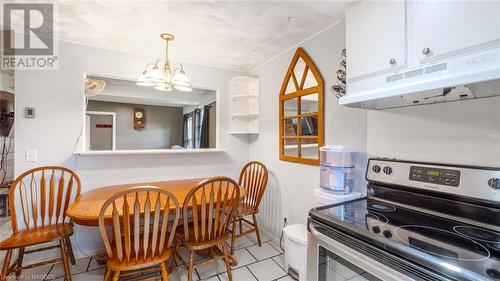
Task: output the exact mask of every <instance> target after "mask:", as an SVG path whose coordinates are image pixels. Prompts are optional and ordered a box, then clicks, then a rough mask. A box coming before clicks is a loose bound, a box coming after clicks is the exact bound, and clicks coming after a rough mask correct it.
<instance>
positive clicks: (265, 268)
mask: <svg viewBox="0 0 500 281" xmlns="http://www.w3.org/2000/svg"><path fill="white" fill-rule="evenodd" d="M248 268H249V269H250V271H251V272H252V273H253V275H255V276H256V277H257V280H259V281H271V280H275V279H278V278H281V277H284V276H285V275H286V273H285V271H283V269H281V267H279V266H278V265H277V264H276V263H275V262H274V261H273V260H271V259H267V260H263V261H260V262H258V263H254V264H251V265H249V266H248Z"/></svg>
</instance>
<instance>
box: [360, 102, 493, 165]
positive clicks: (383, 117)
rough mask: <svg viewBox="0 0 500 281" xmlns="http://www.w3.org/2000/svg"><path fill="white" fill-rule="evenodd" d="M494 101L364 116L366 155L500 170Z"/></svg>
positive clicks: (450, 103)
mask: <svg viewBox="0 0 500 281" xmlns="http://www.w3.org/2000/svg"><path fill="white" fill-rule="evenodd" d="M499 107H500V97H494V98H485V99H477V100H468V101H457V102H449V103H441V104H433V105H423V106H415V107H406V108H397V109H391V110H383V111H368V131H367V132H368V135H367V142H368V144H367V145H368V153H369V154H370V156H384V157H396V158H400V159H408V160H421V161H432V162H444V163H458V164H470V165H482V166H495V167H500V110H498V108H499Z"/></svg>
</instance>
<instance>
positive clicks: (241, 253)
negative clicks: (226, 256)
mask: <svg viewBox="0 0 500 281" xmlns="http://www.w3.org/2000/svg"><path fill="white" fill-rule="evenodd" d="M234 257H235V258H236V260H237V261H238V264H237V265H236V266H233V267H232V268H239V267H242V266H245V265H247V264H250V263H254V262H256V261H257V260H256V259H255V258H254V257H253V256H252V255H251V254H250V252H248V251H247V249H240V250H236V251H234Z"/></svg>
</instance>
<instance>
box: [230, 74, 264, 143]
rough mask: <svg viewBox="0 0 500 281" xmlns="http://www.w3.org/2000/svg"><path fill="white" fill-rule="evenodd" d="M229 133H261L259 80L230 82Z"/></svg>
mask: <svg viewBox="0 0 500 281" xmlns="http://www.w3.org/2000/svg"><path fill="white" fill-rule="evenodd" d="M229 133H230V134H258V133H259V80H258V79H257V78H255V77H249V76H238V77H234V78H232V79H231V80H229Z"/></svg>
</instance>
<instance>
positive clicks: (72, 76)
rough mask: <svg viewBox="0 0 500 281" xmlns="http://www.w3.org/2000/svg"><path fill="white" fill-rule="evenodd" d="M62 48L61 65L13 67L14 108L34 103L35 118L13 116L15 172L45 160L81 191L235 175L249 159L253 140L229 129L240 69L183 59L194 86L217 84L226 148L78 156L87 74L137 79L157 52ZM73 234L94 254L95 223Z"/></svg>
mask: <svg viewBox="0 0 500 281" xmlns="http://www.w3.org/2000/svg"><path fill="white" fill-rule="evenodd" d="M59 48H60V49H59V50H60V53H59V59H60V61H59V63H60V64H59V70H57V71H17V72H16V81H15V83H16V85H15V86H16V104H15V106H16V112H23V111H24V108H25V107H27V106H33V107H35V108H36V118H35V119H26V118H24V117H23V115H22V114H16V119H15V132H16V143H15V173H16V174H19V173H21V172H23V171H25V170H26V169H29V168H32V167H35V166H40V165H48V164H52V165H63V166H66V167H69V168H71V169H74V170H75V171H76V172H77V173H78V174H79V175H80V177H81V179H82V183H83V188H82V192H85V191H88V190H91V189H93V188H96V187H100V186H104V185H111V184H120V183H130V182H144V181H155V180H162V179H178V178H190V177H207V176H215V175H228V176H232V177H235V176H236V175H238V173H239V169H240V168H241V166H242V165H243V163H244V162H245V161H246V160H247V159H248V144H247V138H246V137H244V136H243V137H235V136H231V135H229V134H228V119H229V117H228V108H227V107H228V102H229V98H228V87H229V86H228V85H229V82H228V81H229V79H230V78H231V77H233V76H236V75H242V73H238V72H233V71H228V70H222V69H216V68H211V67H204V66H198V65H189V64H188V65H185V69H186V71H187V74H188V75H189V77H190V79H191V81H192V82H193V86H194V87H196V88H202V89H213V90H217V93H218V106H217V108H218V109H219V110H218V113H219V116H218V120H219V147H220V148H223V149H225V150H226V152H224V153H213V154H192V155H185V154H184V155H171V154H164V155H140V156H139V155H137V156H75V155H74V154H73V152H74V151H75V149H76V143H77V139H78V136H79V134H80V131H81V129H82V122H83V120H84V117H83V116H84V98H83V78H84V75H85V73H91V74H101V75H104V76H112V77H126V78H131V79H134V78H135V77H137V75H139V74H140V73H141V71H142V68H143V67H144V65H145V64H146V63H147V62H149V61H151V60H153V58H146V57H140V56H136V55H132V54H126V53H120V52H114V51H110V50H105V49H98V48H92V47H87V46H81V45H75V44H71V43H65V42H60V45H59ZM158 55H161V54H158ZM28 148H33V149H36V150H37V152H38V153H37V157H38V161H37V162H32V163H27V162H25V151H26V149H28ZM75 236H76V239H74V240H78V245H76V247H75V248H76V249H78V248H81V249H83V250H84V251H86V252H87V253H90V252H91V250H94V249H96V248H98V247H100V242H99V241H100V240H101V239H100V236H99V234H98V231H97V229H96V228H83V227H78V228H77V230H76V235H75Z"/></svg>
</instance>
